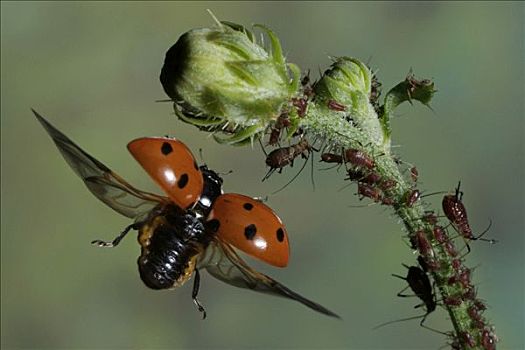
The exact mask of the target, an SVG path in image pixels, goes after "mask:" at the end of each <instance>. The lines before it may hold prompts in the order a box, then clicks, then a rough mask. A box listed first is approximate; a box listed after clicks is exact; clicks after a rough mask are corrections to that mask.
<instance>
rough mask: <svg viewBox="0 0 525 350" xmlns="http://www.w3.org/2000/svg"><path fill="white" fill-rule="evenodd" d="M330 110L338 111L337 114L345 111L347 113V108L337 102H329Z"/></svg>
mask: <svg viewBox="0 0 525 350" xmlns="http://www.w3.org/2000/svg"><path fill="white" fill-rule="evenodd" d="M328 108H329V109H331V110H332V111H337V112H344V111H346V106H345V105H342V104H340V103H339V102H337V101H336V100H329V101H328Z"/></svg>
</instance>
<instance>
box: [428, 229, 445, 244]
mask: <svg viewBox="0 0 525 350" xmlns="http://www.w3.org/2000/svg"><path fill="white" fill-rule="evenodd" d="M432 233H433V234H434V238H435V239H436V241H438V242H439V243H445V242H447V241H448V237H447V234H446V233H445V229H444V228H443V227H441V226H434V229H433V230H432Z"/></svg>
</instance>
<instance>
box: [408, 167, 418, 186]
mask: <svg viewBox="0 0 525 350" xmlns="http://www.w3.org/2000/svg"><path fill="white" fill-rule="evenodd" d="M410 177H411V178H412V181H414V182H417V179H418V177H419V172H418V171H417V168H416V167H415V166H413V167H412V168H410Z"/></svg>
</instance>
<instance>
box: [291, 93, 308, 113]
mask: <svg viewBox="0 0 525 350" xmlns="http://www.w3.org/2000/svg"><path fill="white" fill-rule="evenodd" d="M292 105H293V106H294V107H295V108H296V109H297V115H298V116H299V117H300V118H303V117H304V116H305V115H306V109H307V108H308V100H307V99H306V98H298V97H294V98H292Z"/></svg>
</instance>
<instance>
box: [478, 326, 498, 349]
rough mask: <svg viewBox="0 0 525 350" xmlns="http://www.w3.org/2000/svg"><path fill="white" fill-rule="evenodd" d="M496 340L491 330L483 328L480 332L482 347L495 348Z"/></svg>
mask: <svg viewBox="0 0 525 350" xmlns="http://www.w3.org/2000/svg"><path fill="white" fill-rule="evenodd" d="M497 341H498V338H496V336H495V335H494V333H493V332H491V331H489V330H487V329H484V330H483V332H481V345H482V346H483V349H485V350H496V342H497Z"/></svg>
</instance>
